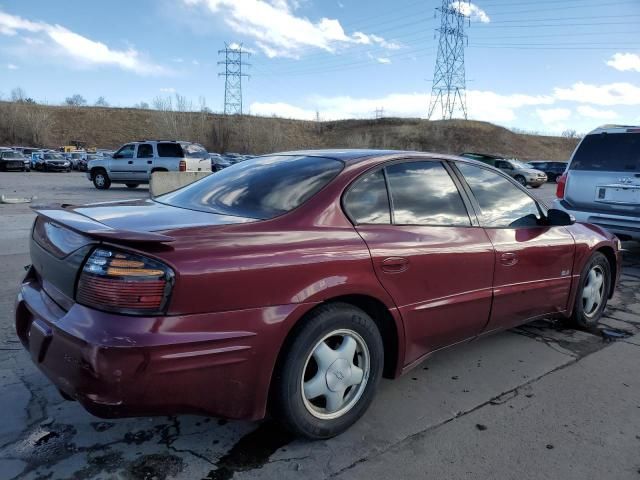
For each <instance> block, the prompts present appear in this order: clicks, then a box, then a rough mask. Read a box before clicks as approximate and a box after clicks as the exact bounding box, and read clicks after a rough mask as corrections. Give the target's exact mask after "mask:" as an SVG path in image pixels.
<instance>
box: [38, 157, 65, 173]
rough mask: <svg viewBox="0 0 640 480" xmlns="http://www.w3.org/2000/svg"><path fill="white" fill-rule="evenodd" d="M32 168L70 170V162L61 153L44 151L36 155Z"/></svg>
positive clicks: (43, 170)
mask: <svg viewBox="0 0 640 480" xmlns="http://www.w3.org/2000/svg"><path fill="white" fill-rule="evenodd" d="M34 169H35V170H40V171H42V172H70V171H71V162H70V161H69V160H67V159H66V158H64V155H62V154H61V153H51V152H44V153H42V154H40V155H38V156H37V157H36V164H35V167H34Z"/></svg>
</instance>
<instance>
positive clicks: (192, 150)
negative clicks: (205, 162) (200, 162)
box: [182, 143, 209, 158]
mask: <svg viewBox="0 0 640 480" xmlns="http://www.w3.org/2000/svg"><path fill="white" fill-rule="evenodd" d="M182 151H183V152H184V156H185V157H187V158H209V152H207V151H206V150H205V149H204V147H203V146H202V145H198V144H197V143H183V144H182Z"/></svg>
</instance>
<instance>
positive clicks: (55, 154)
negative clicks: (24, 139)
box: [44, 153, 66, 160]
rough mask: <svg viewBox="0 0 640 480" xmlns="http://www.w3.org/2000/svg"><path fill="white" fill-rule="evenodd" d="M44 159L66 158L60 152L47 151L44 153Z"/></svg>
mask: <svg viewBox="0 0 640 480" xmlns="http://www.w3.org/2000/svg"><path fill="white" fill-rule="evenodd" d="M44 159H45V160H66V159H65V158H64V157H63V156H62V155H60V154H59V153H46V154H45V155H44Z"/></svg>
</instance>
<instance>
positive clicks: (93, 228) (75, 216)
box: [31, 205, 175, 243]
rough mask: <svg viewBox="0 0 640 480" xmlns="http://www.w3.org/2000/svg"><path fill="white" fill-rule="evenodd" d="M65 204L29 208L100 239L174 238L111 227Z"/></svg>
mask: <svg viewBox="0 0 640 480" xmlns="http://www.w3.org/2000/svg"><path fill="white" fill-rule="evenodd" d="M67 206H69V205H45V206H33V207H31V209H32V210H33V211H35V212H36V213H37V214H38V215H40V216H42V217H44V218H47V219H48V220H51V221H52V222H55V223H58V224H60V225H64V226H65V227H67V228H69V229H71V230H73V231H75V232H78V233H81V234H84V235H88V236H90V237H93V238H97V239H101V240H121V241H125V242H136V243H170V242H173V241H175V238H173V237H170V236H168V235H163V234H161V233H154V232H141V231H137V230H123V229H118V228H112V227H110V226H108V225H105V224H104V223H100V222H98V221H96V220H93V219H92V218H89V217H85V216H84V215H80V214H79V213H75V212H73V211H71V210H67V209H66V208H65V207H67Z"/></svg>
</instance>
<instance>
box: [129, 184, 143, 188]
mask: <svg viewBox="0 0 640 480" xmlns="http://www.w3.org/2000/svg"><path fill="white" fill-rule="evenodd" d="M126 185H127V188H138V187H139V186H140V184H139V183H127V184H126Z"/></svg>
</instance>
